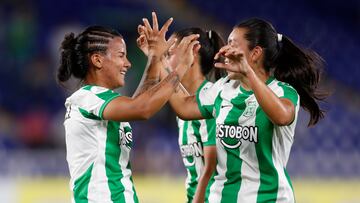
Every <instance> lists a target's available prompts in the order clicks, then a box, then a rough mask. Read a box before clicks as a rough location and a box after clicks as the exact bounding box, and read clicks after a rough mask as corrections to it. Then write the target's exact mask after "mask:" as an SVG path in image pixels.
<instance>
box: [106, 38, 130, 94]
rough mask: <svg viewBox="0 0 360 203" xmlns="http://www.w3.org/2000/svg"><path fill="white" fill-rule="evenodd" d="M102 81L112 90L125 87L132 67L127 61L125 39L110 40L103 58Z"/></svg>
mask: <svg viewBox="0 0 360 203" xmlns="http://www.w3.org/2000/svg"><path fill="white" fill-rule="evenodd" d="M101 64H102V67H103V68H102V69H101V71H102V75H101V77H102V79H103V81H105V83H106V84H107V85H106V86H107V87H108V88H110V89H115V88H117V87H122V86H124V85H125V75H126V72H127V71H128V69H129V68H130V67H131V63H130V62H129V60H128V59H127V52H126V44H125V41H124V39H123V38H121V37H114V38H113V39H112V40H110V42H109V44H108V48H107V52H106V54H105V55H104V56H103V57H102V62H101Z"/></svg>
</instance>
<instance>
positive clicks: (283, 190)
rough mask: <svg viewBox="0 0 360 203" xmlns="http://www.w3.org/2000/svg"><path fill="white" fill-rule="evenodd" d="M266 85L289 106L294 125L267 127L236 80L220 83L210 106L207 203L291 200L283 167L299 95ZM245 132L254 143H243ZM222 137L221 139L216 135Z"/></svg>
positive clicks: (278, 85)
mask: <svg viewBox="0 0 360 203" xmlns="http://www.w3.org/2000/svg"><path fill="white" fill-rule="evenodd" d="M267 85H268V87H269V88H270V89H271V90H272V91H273V92H274V93H275V94H276V95H277V96H279V97H282V98H287V99H289V100H290V101H292V102H293V104H294V105H295V108H296V116H295V120H294V122H293V123H292V124H290V125H289V126H276V125H273V124H272V122H271V121H270V120H269V118H268V117H267V115H266V114H265V112H264V111H263V110H262V109H261V107H260V106H259V104H258V103H257V101H256V98H255V96H254V94H253V92H252V91H246V90H245V89H243V88H241V87H240V85H239V84H237V82H236V81H230V82H228V83H225V84H224V87H223V89H222V90H221V92H220V94H219V95H218V97H216V98H215V100H214V101H213V104H214V105H213V111H214V112H215V115H216V123H217V126H220V127H219V128H218V129H217V139H216V146H217V156H218V164H217V167H216V175H215V177H214V179H215V182H214V183H213V184H212V186H211V188H210V196H209V201H208V202H210V203H228V202H247V203H248V202H249V203H260V202H276V203H282V202H284V203H285V202H294V201H295V200H294V195H293V191H292V187H291V182H290V179H289V178H288V177H289V176H288V175H287V172H286V170H285V167H286V164H287V160H288V158H289V154H290V149H291V145H292V142H293V136H294V130H295V125H296V119H297V112H298V109H299V96H298V94H297V93H296V91H295V90H294V89H293V88H292V87H291V86H289V85H288V84H285V83H282V82H279V81H277V80H276V79H274V78H270V79H269V80H268V81H267ZM210 91H211V89H210ZM208 100H209V99H208ZM199 102H200V104H199V107H200V108H201V107H202V106H204V105H203V104H201V99H200V100H199ZM206 102H208V101H206ZM209 111H211V110H209V109H205V108H204V109H203V110H202V112H205V113H206V112H209ZM224 126H225V127H224ZM220 128H221V129H222V130H221V129H220ZM245 128H246V129H250V128H251V129H256V131H254V132H257V134H256V139H255V140H250V139H247V138H248V137H247V138H244V137H245V136H246V134H242V132H249V131H246V130H244V129H245ZM223 129H237V130H238V131H236V132H237V133H239V134H241V135H242V136H243V137H241V138H240V139H239V138H236V137H235V134H231V133H230V130H229V131H226V130H225V131H224V130H223ZM233 132H235V131H233ZM224 133H225V134H227V136H222V135H223V134H224ZM238 143H240V145H237V144H238ZM233 146H236V147H233Z"/></svg>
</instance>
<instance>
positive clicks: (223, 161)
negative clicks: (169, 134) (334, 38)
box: [170, 19, 323, 203]
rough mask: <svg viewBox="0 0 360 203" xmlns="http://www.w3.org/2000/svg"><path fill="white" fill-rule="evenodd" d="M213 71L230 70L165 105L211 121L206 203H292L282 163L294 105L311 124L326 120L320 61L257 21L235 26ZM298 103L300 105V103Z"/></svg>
mask: <svg viewBox="0 0 360 203" xmlns="http://www.w3.org/2000/svg"><path fill="white" fill-rule="evenodd" d="M220 57H225V58H226V59H225V62H219V63H216V64H215V65H216V67H219V68H223V69H225V70H227V71H229V72H231V73H230V74H229V76H227V77H225V78H222V79H220V80H218V81H217V82H216V83H214V85H212V86H211V87H209V88H208V89H207V90H206V91H202V92H199V93H198V94H197V95H196V96H186V95H185V94H183V93H182V92H180V91H179V92H178V93H176V94H174V95H173V96H172V97H171V100H170V102H171V103H172V104H173V107H175V110H176V112H177V114H178V116H179V117H180V118H183V119H202V118H206V119H208V118H215V119H216V147H217V166H216V171H215V177H214V179H215V181H214V183H213V184H212V185H211V188H210V195H209V199H208V200H209V202H210V203H215V202H247V203H251V202H284V203H285V202H286V203H288V202H295V200H294V194H293V190H292V186H291V181H290V178H289V176H288V174H287V172H286V169H285V168H286V164H287V161H288V158H289V154H290V149H291V146H292V143H293V139H294V131H295V126H296V122H297V117H298V110H299V107H300V106H302V107H303V108H304V109H305V110H307V111H308V112H309V113H310V121H309V125H315V124H316V123H317V122H318V121H319V119H321V118H322V117H323V112H322V110H320V108H319V106H318V104H317V101H318V100H321V99H323V98H321V97H320V95H319V94H318V93H317V91H316V90H317V85H318V83H319V79H320V77H319V76H320V72H319V71H320V68H321V67H322V65H323V61H322V59H321V57H320V56H319V55H317V54H316V53H315V52H314V51H311V50H305V49H301V48H299V47H298V46H297V45H295V44H294V43H293V42H292V41H291V40H290V39H289V38H288V37H286V36H284V35H281V34H278V33H277V32H276V30H275V29H274V28H273V26H272V25H271V24H270V23H268V22H266V21H264V20H261V19H249V20H245V21H243V22H242V23H240V24H238V25H236V26H235V27H234V29H233V31H232V32H231V34H230V36H229V38H228V45H226V46H224V47H223V48H221V49H220V51H219V52H218V53H217V55H216V57H215V58H216V59H218V58H220ZM300 99H301V100H300Z"/></svg>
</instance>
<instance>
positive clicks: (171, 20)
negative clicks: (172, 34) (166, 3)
mask: <svg viewBox="0 0 360 203" xmlns="http://www.w3.org/2000/svg"><path fill="white" fill-rule="evenodd" d="M173 20H174V19H173V18H169V19H168V20H167V21H166V22H165V24H164V25H163V26H162V28H161V29H160V33H161V34H162V35H163V36H165V34H166V32H167V31H168V30H169V27H170V25H171V23H172V22H173Z"/></svg>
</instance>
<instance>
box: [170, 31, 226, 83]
mask: <svg viewBox="0 0 360 203" xmlns="http://www.w3.org/2000/svg"><path fill="white" fill-rule="evenodd" d="M191 34H199V35H200V37H199V39H198V40H199V42H200V45H201V48H200V50H199V55H200V68H201V72H202V74H203V75H204V76H205V77H206V78H207V79H208V80H210V81H215V80H218V79H219V78H221V77H222V76H224V75H225V71H224V70H222V69H218V68H215V66H214V56H215V54H216V53H217V52H218V51H219V49H220V48H221V47H222V46H224V45H225V43H224V40H223V39H222V38H221V37H220V35H219V34H218V33H217V32H215V31H213V30H210V31H207V32H205V31H203V30H202V29H201V28H195V27H194V28H187V29H183V30H180V31H177V32H175V33H174V35H175V36H176V37H177V38H178V39H179V41H180V40H181V39H182V38H184V37H186V36H189V35H191Z"/></svg>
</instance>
